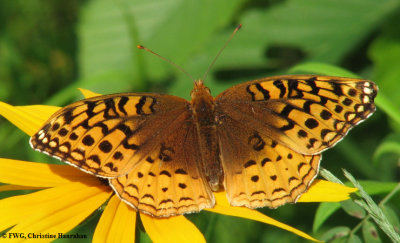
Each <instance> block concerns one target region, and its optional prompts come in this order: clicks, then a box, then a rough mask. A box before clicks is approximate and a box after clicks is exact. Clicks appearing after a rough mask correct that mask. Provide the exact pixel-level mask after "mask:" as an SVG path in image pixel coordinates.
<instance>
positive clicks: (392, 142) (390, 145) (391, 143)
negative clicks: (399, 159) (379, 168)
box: [373, 133, 400, 165]
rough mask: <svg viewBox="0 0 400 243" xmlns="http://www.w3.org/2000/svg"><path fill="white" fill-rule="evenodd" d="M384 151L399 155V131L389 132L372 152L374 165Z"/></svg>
mask: <svg viewBox="0 0 400 243" xmlns="http://www.w3.org/2000/svg"><path fill="white" fill-rule="evenodd" d="M386 153H394V154H396V155H400V133H391V134H389V136H387V137H386V138H385V139H384V140H383V141H382V142H381V143H380V144H379V146H378V148H377V149H376V150H375V153H374V157H373V159H374V163H375V165H376V164H378V163H379V159H380V157H381V156H382V155H384V154H386Z"/></svg>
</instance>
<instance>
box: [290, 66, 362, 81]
mask: <svg viewBox="0 0 400 243" xmlns="http://www.w3.org/2000/svg"><path fill="white" fill-rule="evenodd" d="M289 72H290V73H294V74H296V73H303V74H321V75H330V76H339V77H349V78H359V77H358V76H357V75H356V74H354V73H352V72H349V71H348V70H346V69H343V68H340V67H337V66H334V65H330V64H325V63H318V62H306V63H301V64H298V65H296V66H294V67H293V68H291V69H290V70H289Z"/></svg>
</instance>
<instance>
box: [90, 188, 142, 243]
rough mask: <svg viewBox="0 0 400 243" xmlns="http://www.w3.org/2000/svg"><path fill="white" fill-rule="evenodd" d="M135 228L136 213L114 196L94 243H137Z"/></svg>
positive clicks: (105, 210)
mask: <svg viewBox="0 0 400 243" xmlns="http://www.w3.org/2000/svg"><path fill="white" fill-rule="evenodd" d="M135 226H136V211H135V210H134V209H133V208H132V207H129V206H128V205H127V204H126V203H124V202H122V201H121V200H120V199H119V198H118V197H117V196H116V195H114V196H113V197H111V199H110V201H109V202H108V204H107V206H106V208H105V209H104V212H103V214H102V215H101V218H100V220H99V223H98V224H97V226H96V230H95V231H94V235H93V240H92V242H94V243H97V242H99V243H100V242H126V243H132V242H135Z"/></svg>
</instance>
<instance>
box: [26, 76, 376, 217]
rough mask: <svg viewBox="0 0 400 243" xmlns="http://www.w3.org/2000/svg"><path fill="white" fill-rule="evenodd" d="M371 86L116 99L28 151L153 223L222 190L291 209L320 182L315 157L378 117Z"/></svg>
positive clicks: (297, 79) (82, 109)
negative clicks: (90, 181)
mask: <svg viewBox="0 0 400 243" xmlns="http://www.w3.org/2000/svg"><path fill="white" fill-rule="evenodd" d="M376 94H377V86H376V85H375V84H374V83H373V82H371V81H368V80H363V79H353V78H341V77H330V76H318V75H289V76H275V77H268V78H263V79H259V80H254V81H249V82H245V83H242V84H239V85H236V86H233V87H231V88H229V89H227V90H226V91H225V92H223V93H221V94H219V95H218V96H216V97H213V96H211V92H210V90H209V89H208V88H207V87H206V86H205V85H204V84H203V82H202V81H201V80H198V81H195V83H194V89H193V90H192V92H191V101H187V100H185V99H182V98H179V97H176V96H172V95H165V94H154V93H121V94H111V95H104V96H97V97H93V98H89V99H84V100H81V101H78V102H75V103H72V104H70V105H68V106H66V107H64V108H62V109H61V110H59V111H58V112H56V113H55V114H54V115H52V116H51V117H50V119H49V120H48V121H47V122H46V123H45V124H44V125H43V127H42V128H41V129H40V130H39V131H38V132H37V133H36V134H35V135H33V136H32V137H31V139H30V144H31V146H32V147H33V148H34V149H35V150H38V151H41V152H44V153H46V154H49V155H51V156H53V157H55V158H58V159H60V160H62V161H65V162H66V163H68V164H70V165H73V166H75V167H77V168H79V169H81V170H83V171H84V172H87V173H90V174H93V175H95V176H98V177H102V178H106V179H108V181H109V184H110V186H111V187H112V188H113V190H114V191H115V193H116V194H117V195H118V196H119V197H120V198H121V200H123V201H124V202H125V203H127V204H129V205H130V206H132V207H133V208H135V209H137V210H139V211H141V212H143V213H146V214H150V215H152V216H154V217H169V216H173V215H180V214H185V213H191V212H198V211H200V210H202V209H204V208H212V207H213V206H214V205H215V199H214V195H213V192H214V191H218V190H225V191H226V196H227V198H228V201H229V202H230V204H231V205H232V206H245V207H249V208H258V207H265V206H267V207H270V208H276V207H278V206H280V205H283V204H286V203H294V202H296V200H297V199H298V198H299V196H300V195H301V194H302V193H304V192H305V191H306V190H307V188H308V187H309V186H310V184H311V182H312V181H313V180H314V178H315V177H316V176H317V174H318V169H319V164H320V159H321V152H322V151H324V150H325V149H328V148H330V147H332V146H334V145H335V144H336V143H337V142H339V141H340V140H341V139H342V138H343V137H344V136H345V135H346V134H347V132H348V131H349V130H350V129H351V128H352V127H354V126H355V125H356V124H358V123H359V122H361V121H363V120H364V119H366V118H367V117H369V116H370V115H371V114H372V113H373V112H374V111H375V105H374V98H375V96H376Z"/></svg>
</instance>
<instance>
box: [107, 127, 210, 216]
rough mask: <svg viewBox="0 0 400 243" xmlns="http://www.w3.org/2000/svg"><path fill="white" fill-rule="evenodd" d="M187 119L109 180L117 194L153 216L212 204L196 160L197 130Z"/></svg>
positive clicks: (193, 210) (179, 212)
mask: <svg viewBox="0 0 400 243" xmlns="http://www.w3.org/2000/svg"><path fill="white" fill-rule="evenodd" d="M195 129H196V128H195V126H194V125H193V124H192V123H190V122H188V123H185V124H181V125H180V126H177V127H175V129H173V132H172V133H171V134H170V135H169V136H168V137H166V138H165V139H163V140H160V141H159V142H160V143H159V145H158V146H156V147H155V148H154V150H152V151H151V152H150V153H149V154H148V157H147V158H146V159H145V162H142V163H140V164H139V165H138V166H137V167H135V168H134V169H133V170H132V171H131V172H129V173H128V174H126V175H125V176H121V177H118V178H116V179H110V184H111V185H112V186H113V188H114V190H115V191H116V192H117V194H118V196H119V197H120V198H121V199H122V200H124V201H125V202H127V203H128V204H130V205H132V206H133V207H134V208H137V209H139V210H140V211H142V212H144V213H147V214H151V215H153V216H156V217H166V216H171V215H179V214H183V213H189V212H198V211H200V210H201V209H203V208H210V207H213V206H214V203H215V202H214V196H213V194H212V192H211V189H210V187H209V186H208V183H207V180H206V179H205V178H204V175H203V170H202V168H200V167H198V166H196V165H198V164H199V161H198V160H199V159H200V154H199V149H198V141H197V133H196V130H195Z"/></svg>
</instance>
